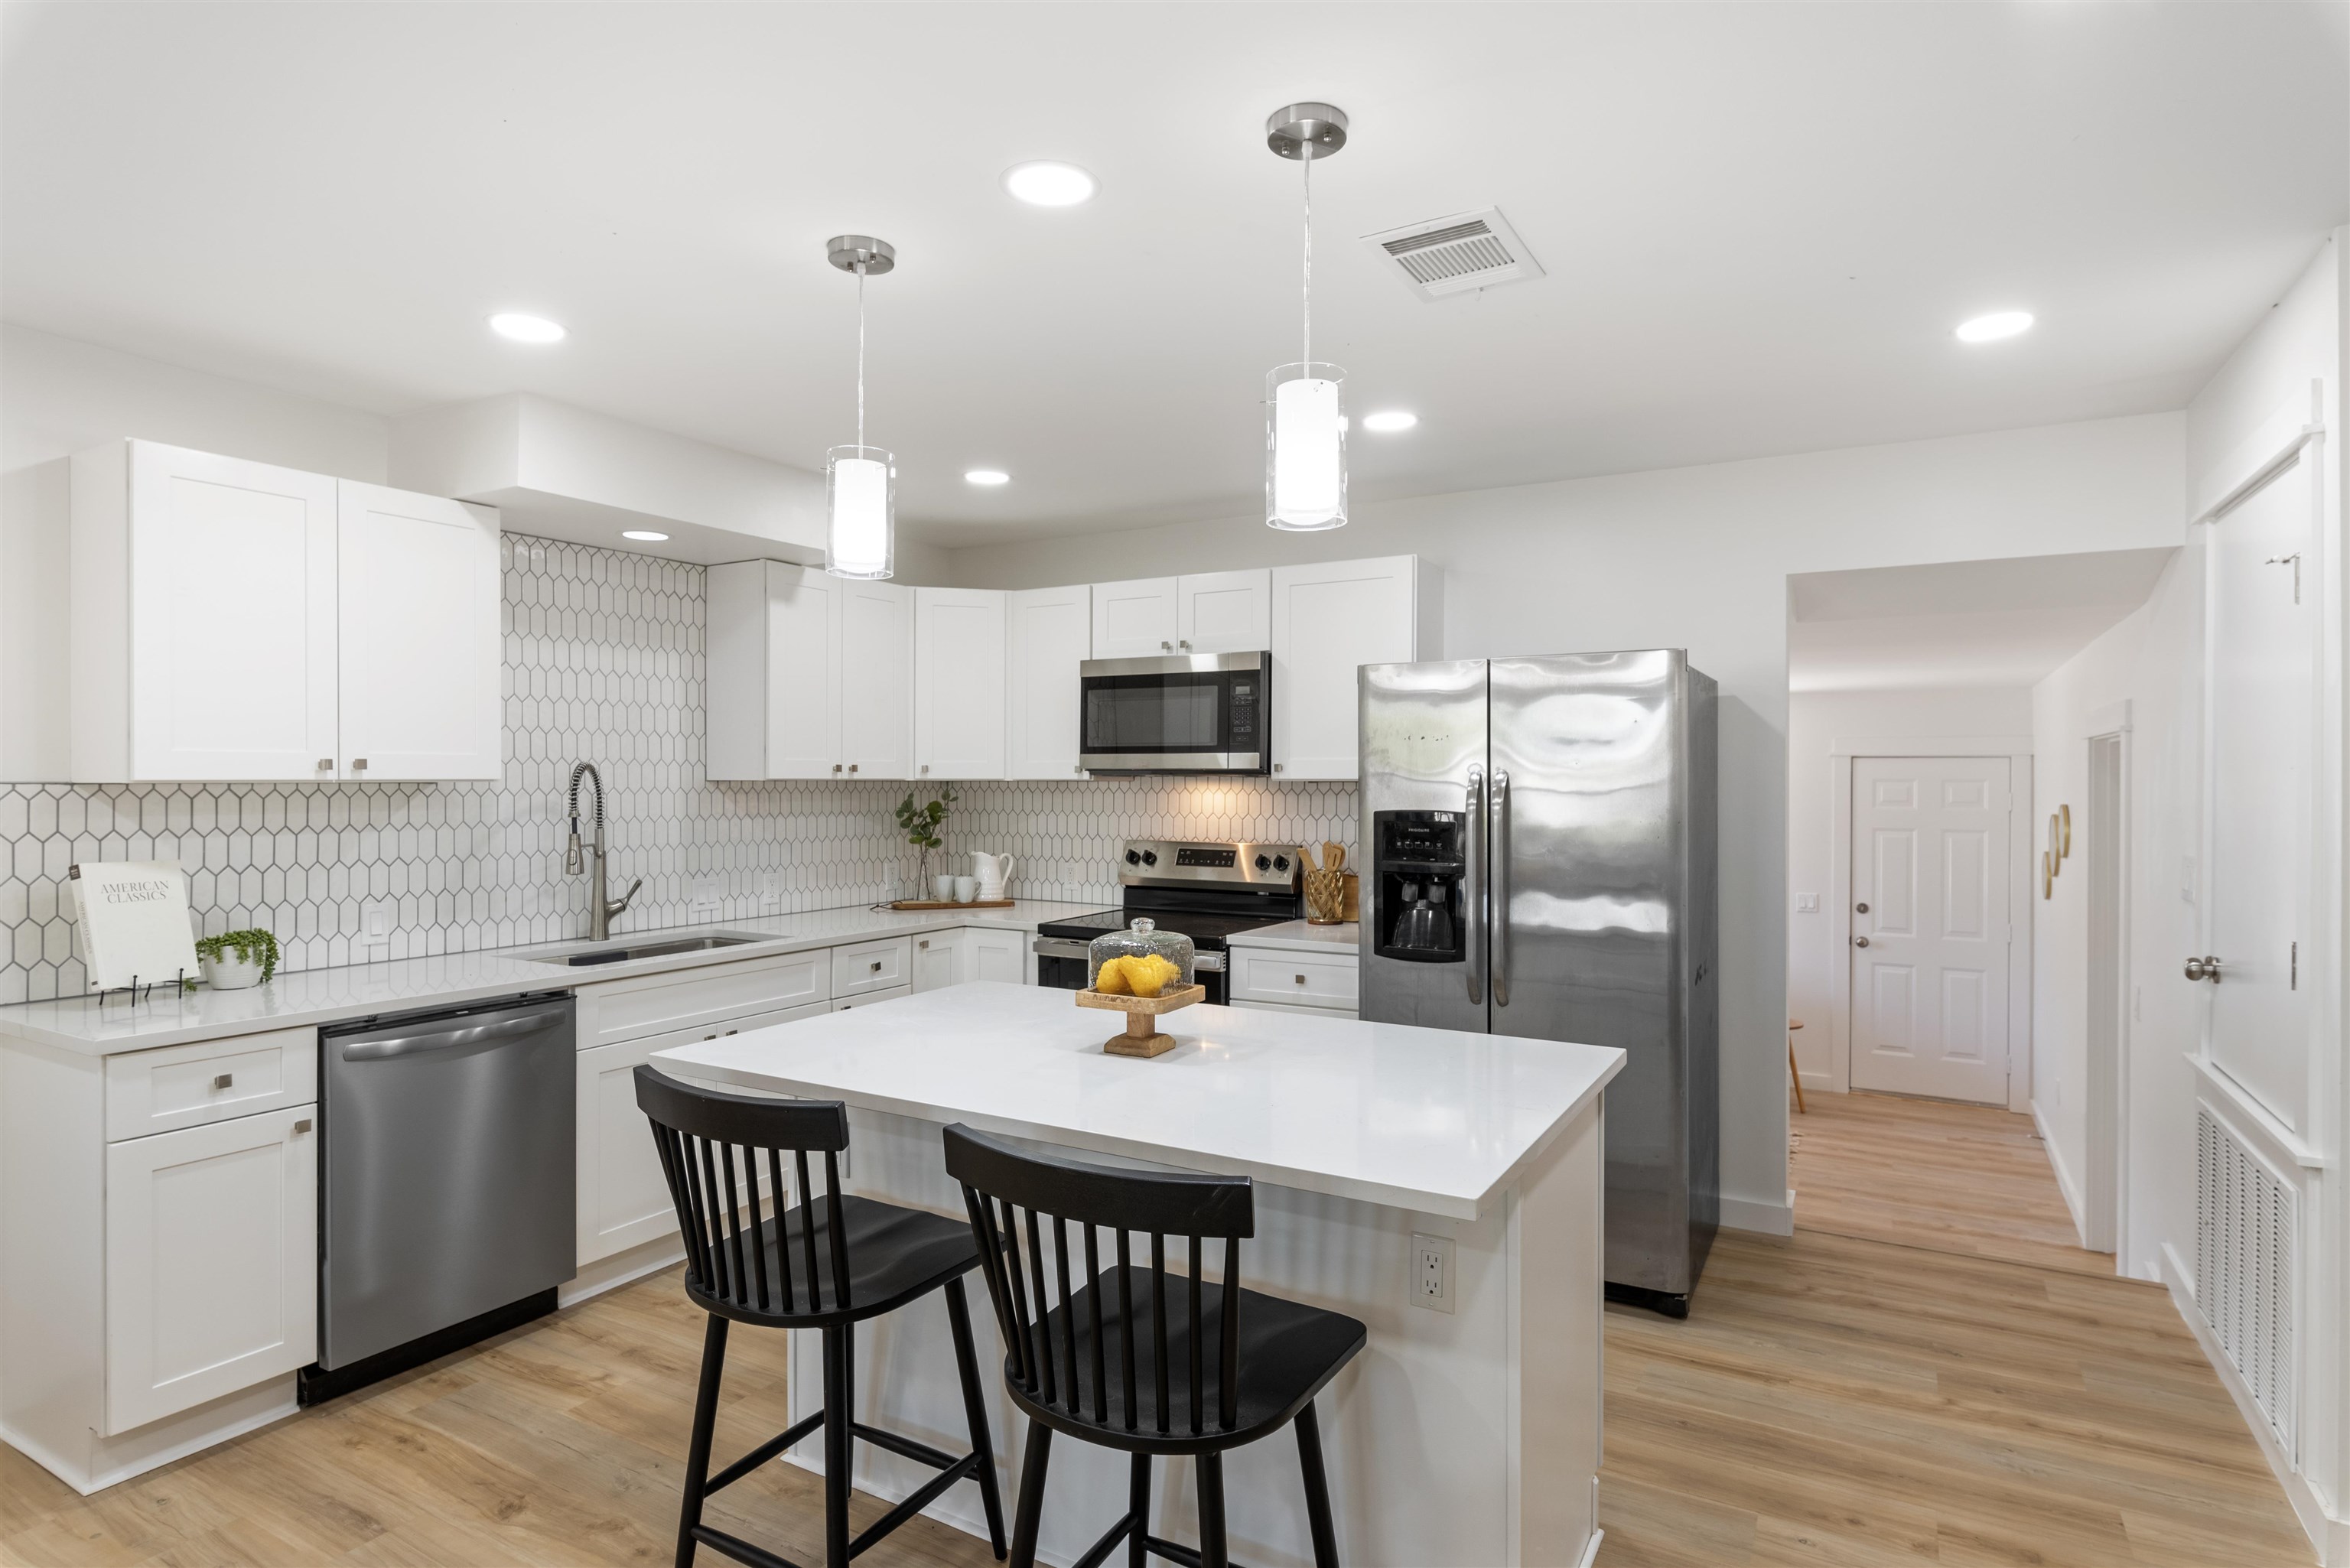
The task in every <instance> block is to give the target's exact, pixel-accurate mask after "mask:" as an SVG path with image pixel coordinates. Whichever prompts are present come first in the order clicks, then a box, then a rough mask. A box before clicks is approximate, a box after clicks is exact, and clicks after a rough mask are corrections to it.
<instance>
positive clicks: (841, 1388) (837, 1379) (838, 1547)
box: [824, 1327, 857, 1568]
mask: <svg viewBox="0 0 2350 1568" xmlns="http://www.w3.org/2000/svg"><path fill="white" fill-rule="evenodd" d="M848 1335H849V1331H848V1330H847V1328H845V1327H843V1328H827V1329H826V1330H825V1331H824V1563H825V1568H848V1472H849V1469H850V1468H851V1467H852V1466H853V1465H854V1464H855V1462H856V1461H855V1460H854V1459H851V1458H850V1448H849V1433H848V1423H849V1419H850V1417H849V1409H848V1400H849V1386H848V1380H849V1374H850V1369H851V1368H852V1367H853V1366H855V1365H856V1363H855V1361H854V1360H853V1359H852V1358H853V1357H854V1356H855V1355H856V1354H857V1352H856V1349H855V1347H854V1345H853V1344H852V1343H851V1341H850V1339H849V1337H848Z"/></svg>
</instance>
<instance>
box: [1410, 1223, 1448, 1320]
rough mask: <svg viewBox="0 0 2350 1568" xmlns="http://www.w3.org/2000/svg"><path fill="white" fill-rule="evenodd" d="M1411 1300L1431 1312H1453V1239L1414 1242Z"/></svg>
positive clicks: (1422, 1238) (1426, 1238)
mask: <svg viewBox="0 0 2350 1568" xmlns="http://www.w3.org/2000/svg"><path fill="white" fill-rule="evenodd" d="M1411 1299H1412V1304H1414V1305H1415V1306H1424V1307H1426V1308H1428V1309H1429V1310H1430V1312H1451V1310H1452V1238H1451V1237H1450V1236H1422V1235H1418V1234H1415V1235H1414V1236H1413V1237H1412V1239H1411Z"/></svg>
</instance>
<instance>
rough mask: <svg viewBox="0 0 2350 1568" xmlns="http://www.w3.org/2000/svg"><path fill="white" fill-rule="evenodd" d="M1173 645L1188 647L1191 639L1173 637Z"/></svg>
mask: <svg viewBox="0 0 2350 1568" xmlns="http://www.w3.org/2000/svg"><path fill="white" fill-rule="evenodd" d="M1175 646H1176V647H1178V648H1189V647H1191V639H1190V638H1188V637H1180V638H1177V639H1175Z"/></svg>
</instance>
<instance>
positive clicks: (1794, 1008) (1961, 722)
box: [1787, 686, 2032, 1094]
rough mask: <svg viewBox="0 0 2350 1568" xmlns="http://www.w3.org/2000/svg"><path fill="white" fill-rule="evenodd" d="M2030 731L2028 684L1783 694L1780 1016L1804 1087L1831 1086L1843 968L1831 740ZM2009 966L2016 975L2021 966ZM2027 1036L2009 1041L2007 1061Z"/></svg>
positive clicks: (1839, 827) (1869, 741) (2020, 1053)
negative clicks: (1808, 906) (1837, 936)
mask: <svg viewBox="0 0 2350 1568" xmlns="http://www.w3.org/2000/svg"><path fill="white" fill-rule="evenodd" d="M2031 732H2032V693H2031V691H2030V690H2029V689H2028V688H2025V687H2022V686H2012V687H1958V688H1941V689H1937V690H1930V691H1808V692H1797V693H1795V694H1794V696H1792V697H1790V698H1789V699H1788V701H1787V922H1788V923H1787V1016H1788V1017H1789V1018H1794V1019H1801V1020H1802V1021H1803V1023H1804V1027H1803V1029H1802V1030H1801V1031H1799V1032H1798V1033H1796V1034H1795V1036H1794V1041H1795V1060H1796V1062H1797V1064H1799V1065H1800V1066H1801V1068H1802V1070H1803V1073H1804V1092H1805V1093H1807V1094H1808V1093H1810V1092H1811V1091H1812V1090H1814V1089H1815V1088H1816V1089H1829V1088H1834V1087H1837V1086H1839V1085H1835V1082H1834V1079H1833V1075H1832V1073H1833V1068H1832V1063H1831V1061H1830V1055H1831V1053H1830V1034H1829V1029H1828V1024H1829V1018H1830V1012H1831V1008H1832V1006H1833V1002H1834V999H1835V992H1836V991H1837V989H1838V988H1840V987H1841V986H1842V984H1843V983H1844V974H1845V970H1844V966H1843V965H1842V963H1840V962H1839V961H1838V957H1839V955H1838V954H1837V952H1836V950H1835V946H1834V945H1833V943H1832V941H1831V940H1830V936H1829V931H1830V927H1831V924H1832V922H1831V920H1830V919H1829V910H1828V908H1827V906H1828V902H1829V900H1831V899H1832V898H1835V889H1834V888H1833V886H1832V884H1831V883H1830V881H1829V879H1828V878H1829V874H1830V871H1831V868H1832V866H1833V857H1834V852H1835V841H1836V839H1837V837H1838V836H1840V835H1842V834H1843V833H1844V832H1845V831H1846V824H1844V823H1840V822H1838V821H1836V820H1835V771H1834V769H1833V767H1832V766H1831V763H1830V761H1829V753H1830V752H1831V751H1833V750H1835V747H1836V745H1837V742H1856V743H1865V744H1866V746H1870V747H1874V746H1877V745H1883V746H1885V747H1886V748H1887V750H1886V753H1885V754H1887V755H1898V754H1900V753H1899V745H1898V743H1899V742H1901V741H1903V740H1920V739H1935V740H1944V741H1948V740H1953V739H1965V740H1977V741H1982V740H1991V739H2000V738H2004V739H2015V738H2020V737H2022V736H2026V735H2029V734H2030V733H2031ZM1804 893H1814V894H1817V895H1818V896H1819V898H1820V909H1819V911H1818V912H1817V913H1815V914H1797V913H1795V898H1796V897H1797V895H1799V894H1804ZM2026 972H2028V971H2025V970H2023V969H2022V967H2021V966H2018V968H2017V970H2016V975H2017V983H2019V984H2021V983H2022V975H2023V974H2024V973H2026ZM2026 1044H2027V1043H2026V1042H2023V1041H2017V1042H2015V1043H2014V1049H2015V1051H2016V1060H2018V1061H2022V1060H2024V1059H2025V1056H2024V1052H2025V1048H2026Z"/></svg>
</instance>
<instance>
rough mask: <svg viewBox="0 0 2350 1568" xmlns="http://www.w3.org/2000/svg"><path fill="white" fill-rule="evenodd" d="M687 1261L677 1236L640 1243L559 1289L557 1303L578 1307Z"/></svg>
mask: <svg viewBox="0 0 2350 1568" xmlns="http://www.w3.org/2000/svg"><path fill="white" fill-rule="evenodd" d="M681 1262H685V1242H684V1241H683V1239H682V1238H681V1237H677V1236H663V1237H660V1238H659V1239H658V1240H656V1241H640V1242H639V1243H638V1244H637V1245H635V1246H633V1247H631V1248H629V1250H628V1251H625V1252H615V1253H613V1254H612V1255H611V1256H610V1257H608V1258H598V1259H597V1260H596V1261H595V1262H592V1263H590V1264H588V1265H587V1267H586V1268H584V1269H582V1270H580V1271H579V1272H578V1273H577V1274H576V1275H574V1276H573V1277H572V1278H571V1279H569V1280H567V1281H566V1282H564V1283H562V1284H561V1285H558V1286H556V1292H555V1304H556V1306H558V1307H567V1306H577V1304H578V1303H581V1302H584V1301H587V1300H588V1299H590V1298H591V1297H595V1296H600V1295H602V1294H603V1293H605V1292H606V1291H616V1290H619V1288H620V1287H621V1286H622V1285H625V1284H627V1283H628V1282H629V1281H631V1280H641V1279H643V1278H644V1277H645V1276H646V1275H647V1274H657V1273H659V1272H661V1271H662V1270H663V1269H666V1268H668V1267H669V1266H670V1265H671V1264H672V1263H681Z"/></svg>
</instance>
